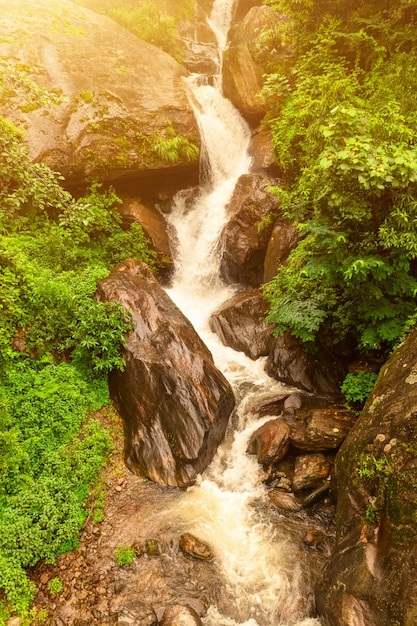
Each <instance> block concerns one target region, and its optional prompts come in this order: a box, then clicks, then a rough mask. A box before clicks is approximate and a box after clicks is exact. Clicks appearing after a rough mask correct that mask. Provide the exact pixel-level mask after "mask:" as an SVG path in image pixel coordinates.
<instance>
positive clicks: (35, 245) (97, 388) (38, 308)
mask: <svg viewBox="0 0 417 626" xmlns="http://www.w3.org/2000/svg"><path fill="white" fill-rule="evenodd" d="M0 168H1V177H0V623H2V622H3V623H4V620H5V619H6V617H7V615H8V614H9V613H10V611H11V610H13V609H14V610H18V611H19V612H20V613H21V614H23V615H24V614H25V613H27V612H28V609H29V607H30V604H31V601H32V598H33V593H34V588H33V584H32V583H31V582H30V580H29V579H28V577H27V576H26V569H27V568H28V567H30V566H33V565H34V564H35V563H36V562H37V561H38V560H39V559H43V558H44V559H46V560H47V561H49V562H52V561H54V559H55V558H56V557H57V556H58V555H59V554H60V553H62V552H65V551H68V550H70V549H72V548H73V547H74V546H76V545H77V536H78V534H79V531H80V528H81V527H82V525H83V523H84V521H85V519H86V517H87V515H88V510H87V509H86V507H85V502H86V499H87V496H88V491H89V486H91V484H92V483H93V482H94V480H95V479H96V476H97V473H98V471H99V469H100V468H101V467H102V466H103V464H104V463H105V459H106V456H107V454H108V453H109V451H110V448H111V442H110V436H109V433H108V432H107V431H106V430H104V429H103V428H102V427H101V426H100V423H99V422H98V420H97V419H94V416H93V413H94V411H97V410H98V409H99V408H100V407H103V406H105V405H107V404H108V403H109V396H108V386H107V373H108V371H109V370H111V369H113V368H115V367H119V368H123V365H124V362H123V360H122V359H121V357H120V346H121V344H123V342H124V336H125V332H126V331H127V329H129V328H130V326H131V321H130V319H129V317H128V316H127V314H126V312H125V311H124V310H123V309H122V308H121V307H120V306H119V305H117V304H115V303H103V302H97V301H95V299H94V294H95V291H96V284H97V281H98V280H100V279H102V278H104V277H105V276H106V275H107V274H108V271H109V269H110V268H111V267H112V266H114V265H115V264H117V263H118V262H120V261H121V260H122V259H124V258H126V257H130V256H135V257H136V258H139V259H141V260H144V261H146V262H148V263H149V264H150V265H151V266H152V267H154V265H155V262H154V259H155V257H154V255H153V253H152V252H150V251H149V249H148V246H147V243H146V240H145V237H144V234H143V231H142V229H141V228H140V227H139V226H137V225H133V226H132V227H131V228H130V229H129V230H128V231H124V230H122V229H121V227H120V220H121V218H120V216H119V213H118V211H117V204H118V202H119V200H118V198H117V196H116V194H115V192H114V191H113V190H112V189H111V188H110V189H107V190H105V191H104V190H101V189H100V186H99V185H97V184H93V185H92V186H91V189H90V190H89V192H88V193H87V194H86V195H85V196H84V197H83V198H81V199H77V200H75V199H74V198H73V197H72V196H71V195H70V194H69V193H68V192H67V191H65V190H64V189H63V188H62V186H61V185H60V177H59V176H58V175H56V174H54V173H53V172H51V171H50V170H49V169H48V168H47V167H46V166H45V165H43V164H34V163H32V162H31V161H30V159H29V156H28V154H27V152H26V150H25V148H24V147H23V144H22V136H21V133H20V131H18V130H17V129H16V128H15V127H14V126H13V125H12V124H11V123H10V122H8V121H7V120H4V119H1V118H0Z"/></svg>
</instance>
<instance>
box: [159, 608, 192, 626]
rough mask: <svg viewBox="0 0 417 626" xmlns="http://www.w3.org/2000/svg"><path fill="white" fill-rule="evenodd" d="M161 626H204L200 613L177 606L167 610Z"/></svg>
mask: <svg viewBox="0 0 417 626" xmlns="http://www.w3.org/2000/svg"><path fill="white" fill-rule="evenodd" d="M159 624H160V626H202V621H201V619H200V616H199V615H198V613H197V612H196V611H195V610H194V609H193V608H191V607H190V606H182V605H180V604H175V605H174V606H170V607H168V608H167V609H165V612H164V615H163V617H162V620H161V621H160V622H159Z"/></svg>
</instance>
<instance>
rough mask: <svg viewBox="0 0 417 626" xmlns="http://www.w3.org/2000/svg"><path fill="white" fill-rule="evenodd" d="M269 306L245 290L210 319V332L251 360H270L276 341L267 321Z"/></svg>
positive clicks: (263, 300) (258, 295) (250, 290)
mask: <svg viewBox="0 0 417 626" xmlns="http://www.w3.org/2000/svg"><path fill="white" fill-rule="evenodd" d="M267 309H268V305H267V303H266V300H265V299H264V297H263V295H262V294H261V292H260V291H258V290H257V289H251V288H249V289H245V290H244V291H240V292H239V293H237V294H236V295H234V296H232V297H231V298H229V300H227V301H226V302H224V303H223V304H222V305H221V307H219V308H218V309H217V311H214V313H212V315H211V317H210V328H211V330H212V331H213V332H215V333H216V334H217V335H218V337H219V338H220V339H221V341H222V343H224V344H225V345H226V346H230V347H231V348H233V349H234V350H238V351H240V352H244V353H245V354H246V356H248V357H249V358H251V359H254V360H256V359H258V358H259V357H260V356H267V354H269V351H270V350H271V347H272V344H273V342H274V339H273V337H272V334H271V333H272V330H273V328H274V326H273V324H268V322H267V321H266V320H265V317H266V311H267Z"/></svg>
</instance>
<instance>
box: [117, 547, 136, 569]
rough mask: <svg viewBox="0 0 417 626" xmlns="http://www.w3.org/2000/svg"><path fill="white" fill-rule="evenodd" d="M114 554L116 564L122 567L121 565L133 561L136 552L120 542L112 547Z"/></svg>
mask: <svg viewBox="0 0 417 626" xmlns="http://www.w3.org/2000/svg"><path fill="white" fill-rule="evenodd" d="M114 554H115V556H116V559H117V565H118V566H119V567H123V565H130V563H133V561H134V559H135V557H136V552H135V550H134V549H133V548H131V547H130V546H125V545H122V544H119V545H118V546H116V548H115V549H114Z"/></svg>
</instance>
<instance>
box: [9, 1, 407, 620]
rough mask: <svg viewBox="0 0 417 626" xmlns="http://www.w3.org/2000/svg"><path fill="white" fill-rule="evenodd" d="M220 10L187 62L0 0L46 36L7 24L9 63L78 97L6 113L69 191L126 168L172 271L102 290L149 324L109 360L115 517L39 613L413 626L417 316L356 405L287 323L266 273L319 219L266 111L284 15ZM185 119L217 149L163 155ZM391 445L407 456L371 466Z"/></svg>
mask: <svg viewBox="0 0 417 626" xmlns="http://www.w3.org/2000/svg"><path fill="white" fill-rule="evenodd" d="M6 4H7V7H6ZM31 5H32V8H33V9H34V10H33V11H31V10H29V9H30V6H31ZM200 5H201V6H200ZM200 5H199V7H198V11H197V13H196V15H197V23H196V24H195V25H190V24H188V25H184V29H183V32H182V36H183V38H184V40H186V41H187V42H188V43H187V51H186V53H184V63H183V64H179V63H178V62H177V61H174V60H173V59H172V58H171V57H169V55H167V54H165V53H163V52H161V51H160V50H157V49H156V48H154V47H153V46H150V45H149V44H145V43H144V42H142V41H140V40H138V39H137V38H136V37H134V36H133V35H132V34H130V33H128V31H126V30H125V29H122V28H121V27H119V26H117V25H116V24H114V23H113V22H112V21H111V20H109V19H108V18H105V17H103V16H98V15H96V14H94V13H92V12H91V11H87V10H86V9H83V8H81V7H78V6H77V5H75V4H73V3H72V2H70V1H69V0H62V3H60V10H59V11H58V10H57V5H56V4H55V3H52V2H48V0H35V1H34V2H28V1H26V0H17V2H16V3H13V5H12V6H10V3H6V2H5V0H0V8H3V12H2V14H1V17H0V30H4V31H5V32H7V33H9V34H10V33H12V34H17V33H19V32H20V29H26V30H25V33H26V35H25V36H26V39H25V42H26V45H25V46H21V47H20V46H18V45H17V44H16V42H15V41H14V40H13V38H11V37H9V38H8V39H7V38H5V39H4V40H1V42H0V49H1V50H2V55H3V54H4V56H3V57H2V58H5V57H6V56H9V57H10V58H13V59H14V60H15V61H16V62H19V63H22V64H27V65H28V66H30V67H31V68H32V69H33V71H32V70H31V72H30V76H29V78H30V80H32V79H33V78H34V77H35V75H36V79H37V80H38V82H39V83H41V84H42V86H43V87H42V88H44V89H45V90H46V91H47V92H48V93H55V94H58V96H59V98H58V101H57V102H56V103H55V104H53V106H52V105H51V106H50V107H49V105H48V107H46V108H47V111H46V112H45V111H43V110H36V109H34V110H27V111H22V109H21V107H19V106H18V102H17V100H16V101H15V100H13V99H12V100H11V102H9V103H8V104H7V106H6V105H5V103H4V102H3V103H0V104H1V106H0V113H1V114H2V115H7V116H8V117H10V119H12V120H14V121H15V122H16V123H18V122H20V123H23V124H25V125H26V126H27V145H28V148H29V150H30V153H31V155H32V157H33V159H34V160H44V161H46V162H47V163H48V164H50V165H51V166H52V167H53V168H54V169H59V170H60V171H62V172H63V173H64V175H65V176H66V178H67V183H68V185H69V186H70V187H71V186H73V187H74V188H76V187H77V186H78V185H80V186H81V187H82V186H83V185H85V184H86V181H87V180H88V179H89V177H90V176H97V177H98V179H99V180H100V181H101V182H111V183H112V184H114V185H115V188H116V190H117V191H118V193H119V194H120V195H121V197H122V200H123V206H122V207H121V209H120V211H121V214H122V218H123V221H124V224H125V225H128V224H130V223H132V222H138V223H141V224H142V225H143V227H144V230H145V232H146V234H147V235H148V237H149V239H150V244H151V246H152V247H153V248H154V249H155V250H156V252H157V253H158V255H159V258H162V257H163V258H165V260H166V265H165V268H164V269H163V270H162V271H161V272H160V274H159V275H158V279H156V278H155V277H154V276H153V275H152V273H151V272H150V270H149V268H147V267H146V266H145V265H143V264H139V263H137V262H136V261H135V260H134V259H129V260H126V261H125V262H124V263H122V264H121V265H120V266H118V267H117V268H114V270H113V271H112V272H111V274H110V276H109V277H108V278H107V279H105V280H104V281H102V283H101V284H100V285H99V286H98V290H97V297H98V298H100V299H102V300H114V301H118V302H121V303H122V305H123V306H124V307H125V308H126V310H128V311H129V312H130V313H131V315H132V317H133V321H134V329H133V330H132V331H131V332H130V333H129V334H128V336H127V341H126V347H125V349H124V351H123V356H124V358H125V361H126V369H125V371H124V372H113V373H112V374H111V376H110V389H111V394H112V399H113V402H114V406H115V407H116V408H117V410H118V415H116V414H115V413H111V412H110V414H106V412H105V411H103V414H102V415H100V419H102V421H103V423H105V424H106V425H107V426H109V427H110V428H111V430H112V431H113V436H114V437H115V444H116V445H115V452H114V454H113V457H112V461H111V463H110V465H109V467H108V468H106V470H105V471H104V472H103V476H102V479H103V481H104V484H105V486H106V494H107V496H106V505H105V508H104V519H103V520H102V521H100V522H97V521H94V520H93V519H92V517H91V516H90V518H89V519H88V520H87V522H86V524H85V527H84V529H83V532H82V535H81V538H80V548H79V550H73V551H72V552H70V553H68V554H63V555H61V556H60V557H59V558H58V560H57V562H56V563H55V564H53V565H48V564H46V563H40V564H38V565H37V566H36V567H35V568H34V570H33V572H31V575H32V577H33V579H34V580H35V581H36V583H37V593H36V598H35V607H36V608H37V609H40V608H46V609H47V610H48V617H47V619H46V622H45V623H46V624H47V626H69V625H74V626H87V625H91V624H97V625H101V626H112V625H120V626H136V625H141V626H158V625H159V626H200V625H203V626H320V625H321V626H324V625H325V626H394V624H395V626H414V624H415V623H416V620H417V613H416V608H415V607H416V604H417V599H416V594H415V573H416V572H415V570H416V554H415V545H416V542H415V541H414V540H415V526H416V524H415V521H416V520H415V510H416V507H415V504H416V500H415V491H416V488H415V466H416V464H415V455H416V449H415V422H416V419H415V418H416V411H417V408H416V394H415V387H416V381H417V374H416V363H415V354H416V351H417V346H416V334H415V332H414V334H412V335H411V336H410V337H409V339H407V341H406V342H405V343H404V344H403V346H401V347H400V348H399V350H398V352H397V353H396V354H394V355H393V357H392V358H391V360H390V361H389V362H388V364H387V366H386V369H385V370H383V372H382V373H381V375H380V378H379V380H378V384H377V387H376V389H375V391H374V393H373V394H372V395H371V397H370V399H369V401H368V403H367V405H366V407H365V410H364V412H363V414H362V415H361V416H360V417H359V418H357V416H356V415H354V414H353V413H352V412H351V411H350V410H349V409H347V408H346V407H345V406H343V398H342V397H341V395H340V383H341V381H342V380H343V378H344V376H345V374H346V372H347V363H346V361H345V360H344V359H343V358H341V357H340V355H335V354H332V353H331V352H330V351H328V350H327V351H325V350H323V351H319V353H317V354H315V355H313V356H311V355H307V354H306V353H305V351H304V350H303V348H302V346H301V344H300V343H299V342H298V340H296V339H294V338H293V337H289V336H287V335H282V336H280V337H278V338H275V337H273V336H272V334H271V331H272V326H271V325H270V324H268V323H267V322H266V321H265V311H266V302H265V300H264V298H263V296H262V293H261V291H260V287H261V285H262V283H265V282H268V281H269V280H271V279H272V278H273V277H274V275H275V273H276V270H277V267H278V266H279V265H280V264H283V263H285V262H286V260H287V258H288V255H289V254H290V252H291V250H292V249H293V248H294V247H295V245H296V243H297V237H298V235H297V230H296V229H295V228H294V226H293V225H292V224H291V223H290V222H289V221H288V220H287V219H286V218H285V216H284V215H283V214H282V212H281V209H280V206H279V202H278V200H277V197H276V196H274V195H273V194H272V193H271V192H270V190H269V186H270V185H271V184H272V185H274V184H275V185H279V184H280V181H279V179H278V178H277V177H276V174H277V172H276V171H275V170H274V167H273V154H272V149H271V142H270V137H268V136H267V135H266V134H265V132H264V130H263V129H262V128H260V127H259V126H258V124H259V121H260V119H261V117H262V116H263V114H264V112H265V104H264V103H263V101H262V99H261V98H260V97H259V90H260V89H261V87H262V76H263V73H264V72H263V65H262V62H263V61H262V60H263V59H264V56H265V49H264V47H263V46H264V44H263V39H262V28H261V26H262V25H266V26H267V25H268V24H271V23H272V22H271V20H273V17H274V15H275V14H274V13H273V12H272V9H271V8H270V7H267V6H261V2H260V1H259V2H258V1H256V0H240V1H239V0H214V2H205V3H204V5H203V3H200ZM208 7H210V11H208ZM17 8H19V10H22V13H21V14H19V13H18V11H17ZM6 9H7V10H6ZM35 14H36V17H37V20H38V21H35V19H34V15H35ZM19 15H21V16H22V17H21V18H20V17H19ZM279 19H280V23H281V26H282V24H285V17H283V16H282V17H280V18H279ZM19 36H20V35H19ZM74 37H76V38H77V42H78V44H79V45H77V46H74V45H73V42H74ZM98 49H99V50H100V55H99V56H98V55H97V50H98ZM276 54H277V59H276V60H278V61H279V60H281V62H282V63H285V60H286V59H287V58H288V56H289V55H290V54H291V51H289V50H287V49H285V47H284V46H281V48H279V49H278V51H277V52H276ZM51 90H55V91H53V92H52V91H51ZM56 90H58V91H56ZM58 96H57V97H58ZM90 98H91V100H90ZM167 119H168V120H169V126H170V127H171V126H172V128H173V129H174V132H175V133H177V134H178V135H181V136H183V137H184V138H186V139H187V140H189V141H190V142H192V143H193V144H195V145H197V146H200V147H201V151H200V157H199V159H198V160H197V159H196V160H194V161H193V162H189V161H188V160H187V159H185V158H181V159H180V160H179V162H178V163H176V164H174V165H169V164H168V163H166V162H163V160H161V159H159V158H157V156H156V155H155V153H152V154H151V153H147V152H146V151H144V150H143V144H142V143H141V141H142V140H144V137H145V143H146V141H147V140H149V138H155V137H158V136H165V135H166V133H167V132H168V131H167ZM169 132H171V131H169ZM121 134H123V136H125V138H126V141H127V144H126V143H123V142H122V143H123V146H121V142H120V136H121ZM410 355H414V356H412V358H411V357H410ZM109 415H110V416H109ZM122 432H123V433H124V443H123V442H122ZM340 446H342V447H341V449H340V451H339V452H338V449H339V448H340ZM381 448H382V449H383V450H384V451H385V454H386V458H387V463H388V465H386V466H385V470H386V471H384V472H382V476H379V477H378V478H377V477H376V476H373V475H372V477H371V478H372V480H369V481H368V482H366V481H363V480H359V477H360V473H359V469H358V468H362V470H365V471H366V470H367V471H368V473H369V472H371V473H372V462H373V461H372V459H373V455H374V453H376V451H380V449H381ZM336 495H337V533H336V532H335V500H336ZM401 502H409V503H410V504H409V506H408V505H407V506H408V508H407V510H405V507H404V506H403V505H402V504H401ZM404 511H405V513H404ZM404 515H405V517H404ZM411 541H414V543H413V544H412V547H411V548H410V542H411ZM117 555H119V557H118V556H117ZM120 555H122V556H124V558H125V560H124V561H123V559H122V558H121V556H120ZM126 559H127V560H126ZM122 561H123V562H122ZM55 577H59V578H60V580H61V581H62V583H63V591H62V593H60V594H59V596H57V597H51V596H50V594H49V593H48V584H49V583H50V581H51V580H53V579H54V578H55ZM393 607H394V608H393ZM16 620H17V621H16ZM19 623H20V622H19V620H18V618H16V619H15V621H13V620H12V621H11V622H10V623H9V626H17V625H18V624H19Z"/></svg>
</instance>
